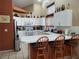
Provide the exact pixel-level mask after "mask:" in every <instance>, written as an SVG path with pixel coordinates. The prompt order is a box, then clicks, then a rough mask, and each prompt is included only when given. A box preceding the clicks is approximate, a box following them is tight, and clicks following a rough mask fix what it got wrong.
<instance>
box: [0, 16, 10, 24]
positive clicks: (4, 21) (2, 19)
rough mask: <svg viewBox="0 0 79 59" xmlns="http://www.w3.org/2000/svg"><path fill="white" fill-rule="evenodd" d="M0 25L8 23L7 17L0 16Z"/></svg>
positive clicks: (8, 18) (8, 17)
mask: <svg viewBox="0 0 79 59" xmlns="http://www.w3.org/2000/svg"><path fill="white" fill-rule="evenodd" d="M0 23H10V16H9V15H0Z"/></svg>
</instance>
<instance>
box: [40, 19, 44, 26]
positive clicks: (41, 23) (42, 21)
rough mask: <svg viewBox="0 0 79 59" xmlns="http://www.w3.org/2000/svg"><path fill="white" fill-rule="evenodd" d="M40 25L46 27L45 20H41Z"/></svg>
mask: <svg viewBox="0 0 79 59" xmlns="http://www.w3.org/2000/svg"><path fill="white" fill-rule="evenodd" d="M40 25H41V26H45V18H40Z"/></svg>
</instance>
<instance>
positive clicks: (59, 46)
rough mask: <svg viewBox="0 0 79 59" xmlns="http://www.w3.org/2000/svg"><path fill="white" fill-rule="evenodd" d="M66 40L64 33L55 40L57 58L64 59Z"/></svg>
mask: <svg viewBox="0 0 79 59" xmlns="http://www.w3.org/2000/svg"><path fill="white" fill-rule="evenodd" d="M64 41H65V37H64V36H63V35H60V36H59V37H57V38H56V39H55V42H54V52H55V59H64Z"/></svg>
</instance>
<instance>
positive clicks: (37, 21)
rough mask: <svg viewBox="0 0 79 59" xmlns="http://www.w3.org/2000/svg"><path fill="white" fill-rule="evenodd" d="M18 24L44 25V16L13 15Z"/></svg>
mask: <svg viewBox="0 0 79 59" xmlns="http://www.w3.org/2000/svg"><path fill="white" fill-rule="evenodd" d="M13 18H14V19H15V20H16V21H17V25H18V26H40V25H41V26H45V18H22V17H13Z"/></svg>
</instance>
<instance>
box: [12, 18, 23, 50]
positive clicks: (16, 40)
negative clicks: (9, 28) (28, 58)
mask: <svg viewBox="0 0 79 59" xmlns="http://www.w3.org/2000/svg"><path fill="white" fill-rule="evenodd" d="M13 24H14V50H15V51H20V50H21V49H20V38H19V35H18V26H17V21H16V19H13Z"/></svg>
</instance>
